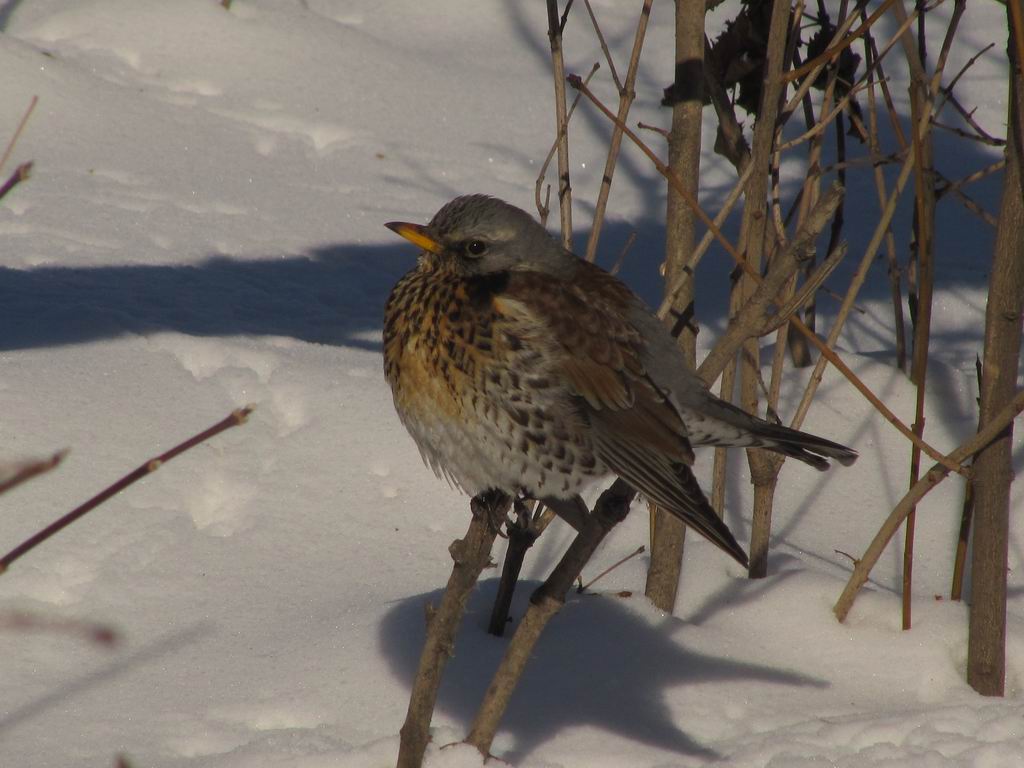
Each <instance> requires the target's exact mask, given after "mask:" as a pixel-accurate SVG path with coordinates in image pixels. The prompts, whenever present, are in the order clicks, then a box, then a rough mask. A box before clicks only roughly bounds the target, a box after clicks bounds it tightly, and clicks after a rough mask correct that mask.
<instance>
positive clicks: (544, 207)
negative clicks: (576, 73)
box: [533, 61, 601, 225]
mask: <svg viewBox="0 0 1024 768" xmlns="http://www.w3.org/2000/svg"><path fill="white" fill-rule="evenodd" d="M600 68H601V65H600V64H598V63H597V62H596V61H595V62H594V65H593V66H592V67H591V68H590V72H588V73H587V77H586V78H585V79H584V81H583V82H585V83H589V82H590V78H592V77H593V76H594V74H595V73H596V72H597V70H598V69H600ZM580 96H581V94H579V93H577V94H576V96H575V98H573V100H572V105H571V106H570V107H569V112H568V114H567V115H566V116H565V125H564V126H563V127H562V131H559V132H558V135H557V136H556V137H555V140H554V141H552V142H551V148H550V149H549V150H548V154H547V157H545V158H544V162H543V163H541V166H540V173H538V174H537V180H536V181H535V182H534V189H533V195H534V198H535V202H536V205H537V213H538V214H539V215H540V223H541V224H544V225H546V224H547V220H548V213H550V211H551V209H550V208H549V203H550V202H551V185H550V184H548V189H547V194H546V195H545V199H544V202H543V203H541V201H540V191H541V189H542V188H543V187H544V177H545V176H546V175H547V173H548V166H549V165H551V161H552V159H554V157H555V152H557V151H558V143H559V142H560V141H561V140H562V132H563V131H567V130H569V121H570V120H572V114H573V112H575V111H576V105H577V104H579V103H580Z"/></svg>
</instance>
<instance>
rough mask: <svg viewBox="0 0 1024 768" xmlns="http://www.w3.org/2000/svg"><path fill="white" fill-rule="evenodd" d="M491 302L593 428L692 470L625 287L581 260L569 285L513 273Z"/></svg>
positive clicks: (531, 274) (683, 438)
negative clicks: (545, 362) (538, 349)
mask: <svg viewBox="0 0 1024 768" xmlns="http://www.w3.org/2000/svg"><path fill="white" fill-rule="evenodd" d="M496 301H497V302H498V307H497V308H498V310H499V312H501V313H503V314H506V315H509V314H512V315H518V316H519V317H520V318H521V320H522V322H521V323H520V327H522V328H524V329H527V330H525V333H526V334H527V335H528V336H529V337H530V338H529V339H528V342H529V343H530V344H531V345H532V346H543V347H544V352H545V353H546V354H547V355H548V356H549V357H550V358H551V359H552V360H554V361H555V366H556V369H557V371H558V373H559V375H560V377H561V378H562V379H563V380H564V382H565V383H566V384H567V385H568V387H569V389H570V391H571V392H572V393H573V394H574V395H576V396H578V397H579V398H581V399H582V400H584V401H585V403H586V407H585V410H586V412H587V416H588V420H589V421H590V423H591V424H602V425H603V426H604V431H606V432H608V433H610V434H623V435H626V434H628V435H630V436H632V437H633V439H635V440H638V441H640V442H641V443H643V444H646V445H649V446H650V447H651V448H652V449H654V450H657V451H658V452H660V453H664V454H665V455H666V456H668V457H671V458H672V459H673V460H675V461H681V462H685V463H692V461H693V452H692V451H691V450H690V446H689V443H688V442H687V440H686V429H685V427H684V426H683V422H682V420H681V419H680V418H679V416H678V414H677V413H676V411H675V409H674V408H673V407H672V406H671V404H670V403H668V401H667V399H666V398H665V396H664V394H663V393H662V392H660V391H659V390H658V389H657V388H656V387H654V386H653V385H652V384H651V382H650V380H649V378H648V377H647V373H646V371H645V370H644V366H643V364H642V363H641V356H642V354H643V350H644V340H643V337H642V335H641V334H640V333H639V331H637V329H636V328H634V327H633V325H632V324H631V323H629V321H628V320H627V319H626V317H627V310H628V307H629V306H630V304H631V303H632V302H635V301H636V298H635V297H634V296H633V295H632V293H631V292H630V290H629V289H628V288H627V287H626V286H625V285H624V284H623V283H621V282H620V281H618V280H616V279H615V278H613V277H612V276H610V275H609V274H607V273H606V272H604V271H603V270H601V269H599V268H597V267H595V266H593V265H591V264H589V263H587V262H583V261H581V262H580V268H579V269H578V270H577V274H576V275H575V276H574V278H573V280H571V281H567V280H559V279H555V278H552V277H550V276H547V275H540V274H538V273H534V272H519V273H516V272H513V273H512V275H511V277H510V280H509V283H508V286H507V288H506V290H505V291H504V292H503V293H502V296H501V298H499V299H497V300H496ZM529 329H534V330H533V331H532V332H531V330H529Z"/></svg>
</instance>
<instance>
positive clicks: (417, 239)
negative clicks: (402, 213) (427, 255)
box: [384, 221, 442, 253]
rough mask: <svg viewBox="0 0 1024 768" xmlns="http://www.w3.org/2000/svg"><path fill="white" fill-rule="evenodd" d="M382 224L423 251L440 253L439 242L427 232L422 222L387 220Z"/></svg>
mask: <svg viewBox="0 0 1024 768" xmlns="http://www.w3.org/2000/svg"><path fill="white" fill-rule="evenodd" d="M384 226H385V227H387V228H388V229H390V230H391V231H392V232H394V233H395V234H398V235H401V236H402V237H404V238H405V239H406V240H408V241H409V242H410V243H414V244H416V245H418V246H419V247H420V248H422V249H423V250H425V251H430V252H431V253H441V250H442V249H441V244H440V243H439V242H437V240H435V239H434V238H432V237H431V236H430V235H428V234H427V228H426V227H424V226H423V225H422V224H410V223H408V222H406V221H389V222H388V223H387V224H385V225H384Z"/></svg>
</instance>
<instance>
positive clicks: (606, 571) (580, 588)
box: [576, 544, 647, 592]
mask: <svg viewBox="0 0 1024 768" xmlns="http://www.w3.org/2000/svg"><path fill="white" fill-rule="evenodd" d="M646 551H647V547H645V546H644V545H643V544H641V545H640V546H639V547H637V548H636V549H634V550H633V551H632V552H630V553H629V554H628V555H626V556H625V557H621V558H619V559H618V560H616V561H615V562H614V563H612V564H611V565H609V566H608V567H607V568H605V569H604V570H603V571H601V572H600V573H599V574H597V576H595V577H594V578H592V579H591V580H590V581H588V582H587V583H586V584H584V583H582V579H581V580H580V585H579V586H578V587H576V591H577V592H586V591H587V590H588V589H590V588H591V587H592V586H594V584H596V583H597V582H598V581H599V580H601V579H603V578H604V577H605V576H607V575H608V574H609V573H611V572H612V571H614V570H615V569H616V568H618V567H619V566H620V565H622V564H624V563H627V562H629V561H630V560H632V559H633V558H634V557H636V556H637V555H642V554H643V553H644V552H646Z"/></svg>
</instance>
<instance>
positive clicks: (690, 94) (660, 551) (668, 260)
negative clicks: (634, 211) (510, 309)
mask: <svg viewBox="0 0 1024 768" xmlns="http://www.w3.org/2000/svg"><path fill="white" fill-rule="evenodd" d="M675 7H676V15H675V24H676V27H675V32H676V66H675V80H674V82H673V84H672V87H671V88H670V89H668V93H670V94H671V97H672V129H671V131H670V133H669V139H668V164H669V167H670V168H671V169H672V170H673V171H674V172H675V174H676V175H677V176H678V177H679V179H680V180H681V181H682V183H683V185H684V186H685V187H686V188H687V189H688V190H690V192H691V193H692V195H693V196H694V197H696V196H697V191H698V182H699V179H700V146H701V116H702V112H703V107H704V90H703V87H702V86H703V83H704V0H676V4H675ZM619 135H620V136H621V133H620V134H619ZM695 226H696V218H695V216H694V214H693V211H692V209H691V208H690V206H689V205H687V204H686V201H685V200H684V199H683V197H682V196H681V195H680V194H679V192H678V191H677V190H675V189H674V188H673V187H672V185H668V201H667V207H666V211H665V290H666V298H668V297H669V296H670V294H669V293H668V291H669V290H670V288H671V286H673V285H675V284H676V283H677V282H678V280H679V278H680V277H682V276H683V275H684V274H686V273H689V277H690V280H689V281H688V282H687V283H686V284H685V286H684V287H683V289H682V290H680V291H678V292H676V293H675V295H674V296H672V297H671V304H670V306H669V316H668V319H669V322H670V323H671V324H672V325H673V326H675V327H674V328H673V329H672V330H673V333H674V334H675V336H676V338H677V339H678V341H679V345H680V346H681V347H682V348H683V354H684V355H685V357H686V359H687V362H688V363H689V365H690V367H691V368H696V366H697V332H696V321H695V319H694V305H693V294H694V290H693V273H692V271H690V270H688V269H687V267H686V264H687V262H688V261H689V258H690V254H691V253H692V252H693V241H694V230H695ZM588 258H589V256H588ZM716 508H717V509H721V507H716ZM650 510H651V563H650V566H649V568H648V570H647V583H646V585H645V586H644V594H646V595H647V598H648V599H649V600H650V601H651V602H652V603H654V605H655V606H657V607H658V608H659V609H661V610H662V611H665V612H667V613H671V612H672V609H673V608H674V607H675V602H676V591H677V590H678V587H679V573H680V571H681V569H682V557H683V545H684V541H685V536H686V527H685V526H684V525H683V524H682V522H681V521H679V520H677V519H676V518H675V517H674V516H672V515H670V514H669V513H667V512H666V511H665V510H662V509H658V508H657V506H656V505H653V504H652V505H651V507H650Z"/></svg>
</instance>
